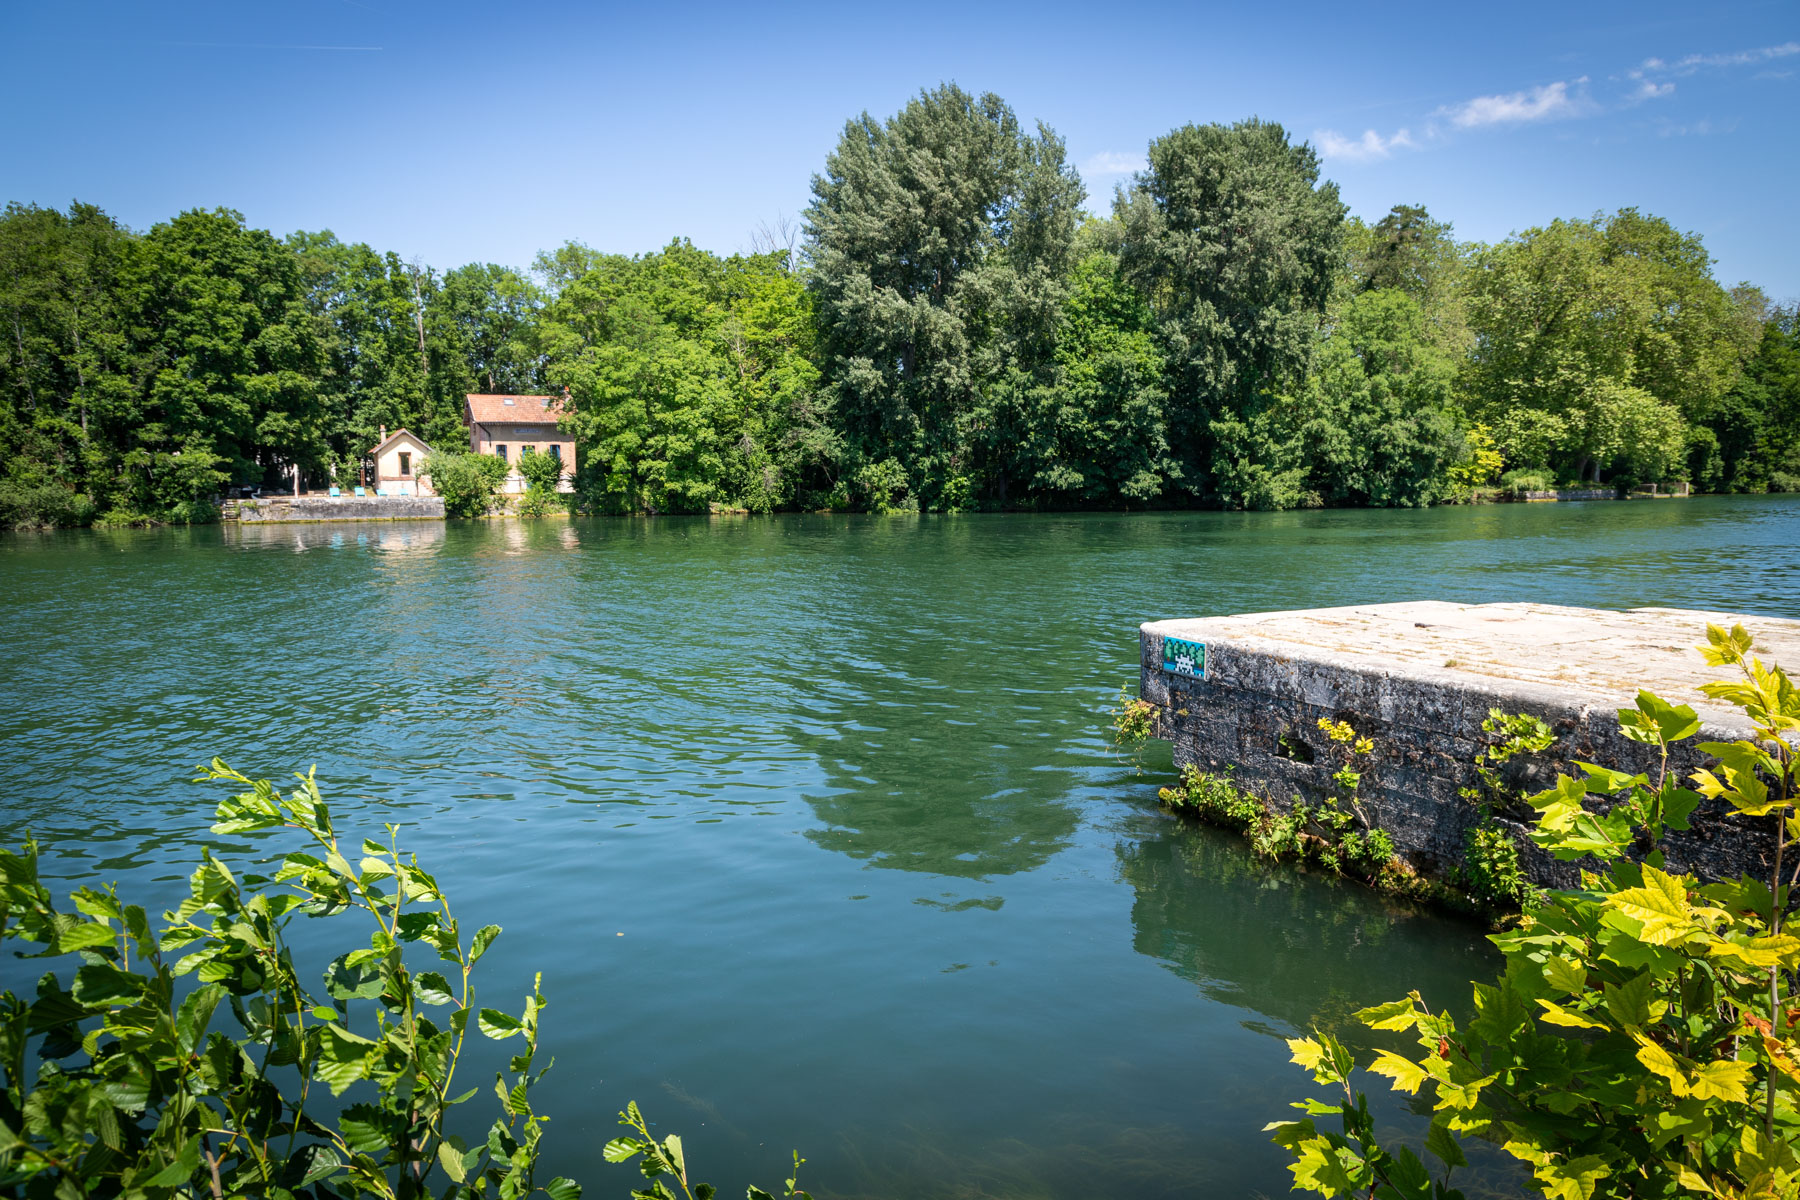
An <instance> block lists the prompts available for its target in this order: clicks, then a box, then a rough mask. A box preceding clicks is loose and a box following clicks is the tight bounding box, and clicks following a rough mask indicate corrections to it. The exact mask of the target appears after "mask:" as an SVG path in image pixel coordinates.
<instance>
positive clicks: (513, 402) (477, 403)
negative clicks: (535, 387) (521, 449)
mask: <svg viewBox="0 0 1800 1200" xmlns="http://www.w3.org/2000/svg"><path fill="white" fill-rule="evenodd" d="M465 402H466V404H467V406H468V410H469V420H470V422H471V423H473V424H476V425H486V424H489V423H505V424H509V425H554V424H556V419H557V418H558V417H560V416H561V415H562V414H563V413H564V412H567V411H568V410H567V408H565V407H564V399H563V397H561V396H498V395H487V394H473V395H470V396H468V397H466V398H465Z"/></svg>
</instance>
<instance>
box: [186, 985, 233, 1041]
mask: <svg viewBox="0 0 1800 1200" xmlns="http://www.w3.org/2000/svg"><path fill="white" fill-rule="evenodd" d="M224 998H225V989H224V987H223V986H221V985H219V984H216V983H209V984H206V985H205V986H203V987H199V988H196V989H195V990H194V992H193V993H192V994H191V995H189V996H188V998H187V999H186V1000H183V1001H182V1002H181V1009H180V1011H179V1012H177V1013H176V1014H175V1035H176V1039H177V1042H178V1044H179V1045H180V1047H181V1049H182V1050H183V1051H184V1052H186V1053H189V1054H191V1053H193V1051H194V1048H195V1047H197V1046H198V1045H199V1044H200V1041H201V1039H202V1038H203V1037H205V1035H206V1026H207V1024H208V1023H209V1022H210V1021H211V1020H212V1015H213V1010H214V1009H216V1008H217V1007H218V1006H219V1001H220V1000H223V999H224Z"/></svg>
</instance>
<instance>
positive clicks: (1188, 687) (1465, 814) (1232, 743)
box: [1139, 602, 1800, 885]
mask: <svg viewBox="0 0 1800 1200" xmlns="http://www.w3.org/2000/svg"><path fill="white" fill-rule="evenodd" d="M1708 622H1712V623H1714V624H1720V625H1727V626H1729V625H1731V624H1738V623H1741V624H1743V625H1744V626H1746V627H1747V628H1748V629H1750V631H1751V632H1752V633H1754V634H1755V635H1756V639H1757V641H1756V646H1757V649H1756V651H1755V652H1756V653H1757V654H1759V655H1760V656H1761V657H1762V658H1763V659H1764V660H1765V661H1782V660H1785V661H1786V662H1789V663H1796V664H1800V621H1791V620H1782V619H1779V618H1773V617H1742V616H1733V615H1730V614H1722V613H1704V612H1691V611H1687V610H1678V609H1634V610H1632V611H1630V612H1622V613H1621V612H1605V611H1601V610H1597V609H1579V608H1561V607H1555V606H1550V605H1534V604H1482V605H1458V604H1448V603H1442V602H1419V603H1407V604H1378V605H1369V606H1359V607H1352V608H1332V609H1312V610H1306V611H1300V612H1278V613H1253V614H1246V615H1240V616H1229V617H1212V618H1202V619H1196V620H1177V621H1158V622H1151V623H1147V624H1145V625H1144V626H1142V628H1141V630H1140V632H1139V640H1140V650H1141V653H1142V659H1141V671H1140V687H1139V694H1140V695H1141V696H1142V697H1143V698H1144V699H1146V700H1148V701H1150V702H1151V703H1152V704H1154V705H1156V706H1157V708H1158V710H1159V711H1158V714H1157V725H1156V728H1157V732H1158V735H1159V736H1161V737H1163V738H1165V739H1167V740H1169V741H1170V742H1171V744H1172V746H1173V748H1174V757H1175V763H1176V765H1177V766H1178V767H1183V766H1187V765H1188V764H1190V763H1192V764H1195V765H1197V766H1199V767H1201V768H1202V769H1203V770H1208V771H1223V770H1226V769H1228V768H1229V769H1231V770H1232V771H1234V772H1235V773H1236V776H1237V779H1238V781H1239V783H1240V785H1241V786H1244V787H1247V788H1249V789H1250V790H1253V791H1255V792H1258V793H1259V794H1261V795H1263V796H1264V797H1265V798H1267V799H1268V800H1270V801H1271V802H1273V803H1275V804H1277V805H1280V806H1286V805H1287V804H1289V803H1291V800H1292V798H1293V797H1294V796H1302V797H1307V798H1309V799H1316V798H1318V797H1320V796H1322V795H1323V794H1325V792H1326V791H1328V790H1329V789H1330V787H1331V782H1330V775H1331V772H1332V770H1333V766H1332V765H1331V764H1332V752H1331V743H1330V741H1329V739H1327V738H1326V737H1325V735H1324V734H1323V733H1322V732H1321V731H1320V730H1319V729H1318V721H1319V720H1320V719H1321V718H1329V719H1332V720H1345V721H1348V722H1349V723H1350V724H1351V725H1352V726H1354V727H1355V728H1356V730H1357V732H1358V733H1361V734H1364V735H1366V736H1369V737H1371V738H1373V739H1374V740H1375V743H1376V757H1375V764H1374V767H1373V769H1372V770H1370V771H1368V772H1366V773H1365V775H1364V778H1363V783H1362V792H1361V794H1362V797H1363V807H1364V809H1365V811H1367V812H1368V813H1369V815H1370V817H1371V818H1372V819H1373V820H1374V821H1375V823H1376V824H1378V825H1380V826H1381V827H1382V828H1384V829H1386V830H1388V832H1389V833H1390V834H1391V835H1392V836H1393V838H1394V842H1395V845H1396V846H1397V847H1398V848H1399V850H1400V852H1401V853H1402V855H1404V856H1405V857H1406V858H1407V859H1408V861H1410V862H1411V863H1412V864H1413V865H1414V866H1415V867H1417V868H1418V869H1420V870H1422V871H1425V872H1427V873H1432V874H1438V875H1443V874H1446V873H1448V872H1449V871H1450V870H1452V869H1453V868H1454V867H1455V866H1456V865H1457V864H1458V863H1459V862H1460V861H1461V859H1462V856H1463V847H1464V844H1465V839H1466V835H1467V833H1468V831H1469V830H1470V829H1472V828H1473V827H1474V826H1475V825H1476V824H1478V823H1479V820H1480V812H1479V810H1478V809H1477V808H1476V806H1475V805H1473V804H1471V803H1470V802H1469V801H1467V800H1465V799H1463V798H1462V797H1461V795H1460V792H1461V791H1462V789H1464V788H1466V787H1471V786H1473V785H1474V784H1475V783H1476V774H1475V766H1474V756H1475V754H1476V752H1477V750H1478V749H1480V748H1481V747H1482V746H1484V745H1487V744H1490V743H1491V742H1492V741H1493V740H1494V739H1493V738H1492V737H1491V736H1490V735H1488V734H1485V733H1484V732H1483V731H1482V729H1481V723H1482V721H1483V720H1485V719H1486V718H1487V716H1488V714H1489V712H1490V711H1491V710H1494V709H1499V710H1501V711H1502V712H1506V713H1518V712H1525V713H1530V714H1531V715H1533V716H1535V717H1537V718H1539V719H1540V720H1543V721H1545V722H1546V723H1547V724H1549V725H1550V726H1551V728H1552V729H1553V730H1554V731H1555V732H1556V734H1557V738H1558V740H1557V742H1556V744H1555V745H1553V746H1552V747H1551V748H1550V749H1549V750H1548V751H1546V752H1545V753H1543V754H1541V755H1535V756H1531V757H1530V758H1520V759H1515V760H1514V761H1513V762H1512V763H1510V764H1508V767H1507V773H1506V779H1507V783H1508V784H1509V786H1512V787H1514V788H1516V789H1517V790H1519V791H1522V792H1530V791H1537V790H1541V789H1543V788H1545V787H1548V786H1549V785H1550V783H1551V782H1552V781H1553V780H1554V778H1555V776H1556V775H1557V774H1559V773H1562V772H1574V771H1575V770H1576V767H1575V763H1576V762H1578V761H1585V762H1593V763H1599V764H1601V765H1603V766H1607V767H1611V768H1613V769H1615V770H1621V771H1630V772H1638V771H1643V772H1646V773H1648V774H1649V775H1650V776H1651V778H1652V779H1653V780H1655V779H1657V778H1659V775H1660V772H1661V771H1662V770H1663V764H1662V763H1661V762H1660V761H1658V759H1657V756H1656V754H1655V752H1654V750H1653V749H1651V748H1650V747H1647V746H1644V745H1642V744H1640V743H1637V742H1633V741H1631V740H1629V739H1627V738H1626V737H1624V736H1623V735H1622V734H1621V733H1620V732H1619V724H1618V717H1617V712H1616V710H1617V709H1619V708H1623V707H1629V706H1630V705H1631V703H1632V702H1633V700H1634V698H1635V697H1636V694H1637V691H1638V689H1639V688H1645V689H1648V690H1649V691H1652V692H1655V693H1656V694H1658V695H1660V696H1662V697H1663V698H1664V699H1666V700H1669V701H1670V702H1672V703H1677V704H1682V703H1685V704H1689V705H1692V706H1693V707H1694V709H1695V710H1696V712H1697V713H1698V714H1699V715H1700V717H1701V718H1702V720H1703V722H1704V726H1703V728H1702V730H1701V734H1700V736H1699V737H1698V738H1695V739H1693V740H1691V741H1688V742H1683V743H1681V744H1679V745H1678V746H1677V747H1676V750H1675V752H1674V753H1673V754H1672V755H1671V756H1670V762H1669V763H1668V769H1669V770H1671V771H1674V772H1677V773H1679V774H1680V775H1681V776H1682V777H1684V778H1685V777H1686V776H1687V775H1688V774H1690V773H1691V772H1692V771H1694V770H1695V769H1697V768H1699V767H1701V766H1704V765H1709V761H1710V760H1709V759H1708V758H1707V756H1705V755H1703V754H1702V753H1700V752H1699V751H1698V750H1697V749H1695V743H1696V742H1699V741H1721V740H1729V739H1731V738H1735V737H1740V736H1744V735H1745V734H1747V732H1748V726H1747V725H1746V723H1745V722H1744V721H1743V719H1742V717H1741V715H1740V714H1738V713H1736V711H1735V710H1731V709H1726V708H1721V707H1719V706H1717V705H1715V704H1714V703H1713V702H1711V701H1710V700H1708V699H1707V698H1706V697H1704V696H1702V695H1700V693H1699V692H1698V691H1697V688H1698V686H1699V685H1700V684H1701V683H1704V682H1707V681H1709V680H1712V679H1714V678H1717V677H1719V675H1720V672H1719V671H1718V670H1717V669H1715V668H1711V667H1708V666H1706V664H1705V663H1704V662H1703V661H1702V660H1701V658H1700V655H1699V654H1698V653H1696V652H1695V650H1694V649H1693V647H1695V646H1696V645H1698V644H1700V643H1702V642H1704V641H1705V637H1706V625H1707V623H1708ZM1165 637H1167V638H1175V639H1179V640H1180V641H1181V642H1182V643H1186V644H1196V645H1200V646H1204V648H1205V649H1204V653H1203V654H1202V655H1200V657H1199V662H1200V663H1201V664H1203V665H1201V666H1198V667H1197V672H1196V674H1193V675H1189V674H1186V673H1182V672H1180V671H1176V670H1170V669H1168V668H1167V667H1166V665H1165V660H1164V655H1163V640H1164V638H1165ZM1528 815H1529V814H1528V813H1512V814H1502V818H1501V819H1502V822H1503V823H1504V824H1508V825H1509V827H1511V828H1512V829H1513V830H1514V831H1515V832H1516V833H1519V834H1521V835H1522V832H1523V830H1524V828H1525V825H1524V824H1523V819H1524V818H1525V817H1527V816H1528ZM1516 840H1518V841H1520V843H1521V844H1522V845H1523V846H1524V849H1525V853H1524V854H1523V855H1522V859H1523V860H1524V863H1525V865H1526V867H1527V869H1528V871H1529V873H1530V874H1531V876H1532V878H1533V879H1535V880H1536V881H1537V882H1539V883H1544V884H1555V885H1567V884H1569V883H1571V882H1573V881H1574V880H1575V878H1576V877H1577V874H1578V870H1579V867H1580V864H1570V863H1558V862H1556V861H1554V860H1553V859H1551V858H1550V857H1549V856H1548V855H1546V854H1544V853H1542V852H1541V851H1539V850H1537V849H1536V847H1534V846H1530V845H1528V844H1525V842H1524V838H1523V837H1522V836H1520V837H1518V838H1517V839H1516ZM1773 846H1774V842H1773V836H1772V833H1771V832H1770V829H1769V821H1768V820H1767V819H1766V818H1765V819H1759V820H1747V819H1745V818H1741V817H1739V816H1738V815H1736V814H1735V813H1733V812H1730V811H1728V810H1726V809H1724V808H1723V807H1722V806H1720V805H1703V806H1702V807H1701V808H1700V809H1699V810H1698V811H1697V812H1696V813H1695V814H1694V818H1693V828H1692V829H1691V830H1689V831H1687V832H1685V833H1680V832H1677V833H1671V834H1670V835H1669V837H1668V838H1667V841H1666V843H1665V849H1666V852H1667V854H1668V859H1669V863H1670V865H1671V867H1672V868H1674V869H1678V870H1686V871H1692V872H1694V873H1695V874H1698V875H1700V876H1702V877H1704V878H1722V877H1735V876H1737V875H1738V874H1740V873H1743V872H1746V871H1748V872H1751V873H1754V874H1758V875H1763V876H1766V875H1767V873H1768V868H1769V865H1770V864H1769V861H1768V860H1769V858H1770V856H1771V855H1772V852H1773Z"/></svg>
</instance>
